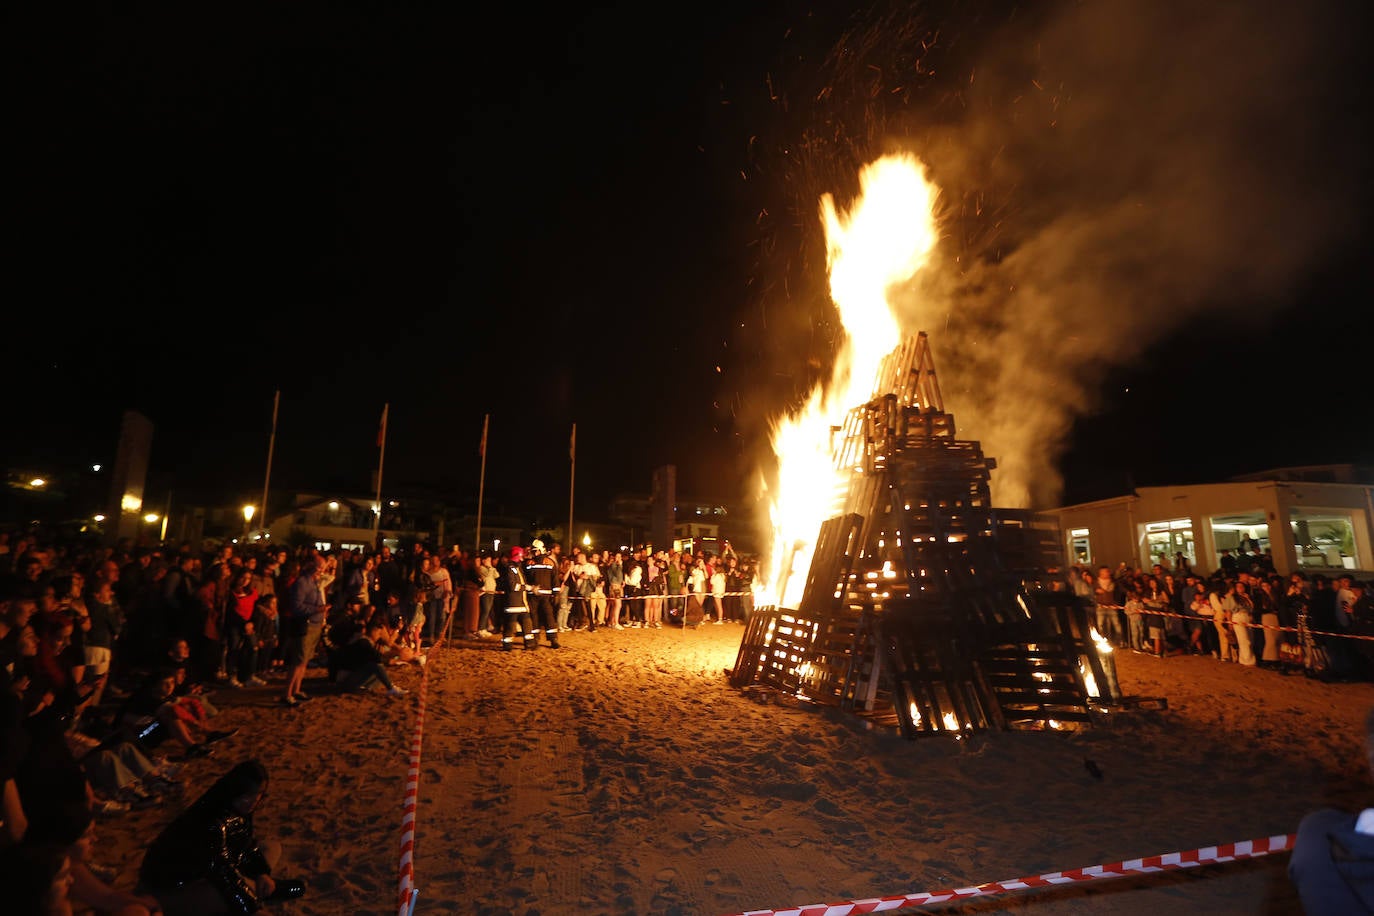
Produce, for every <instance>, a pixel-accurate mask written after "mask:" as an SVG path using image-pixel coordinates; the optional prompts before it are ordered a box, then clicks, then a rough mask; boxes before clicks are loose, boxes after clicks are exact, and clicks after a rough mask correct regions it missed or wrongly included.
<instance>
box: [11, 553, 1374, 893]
mask: <svg viewBox="0 0 1374 916" xmlns="http://www.w3.org/2000/svg"><path fill="white" fill-rule="evenodd" d="M1264 559H1265V558H1264V557H1263V556H1262V555H1258V554H1257V555H1256V556H1255V557H1254V558H1253V560H1252V562H1251V563H1250V564H1248V566H1249V568H1244V569H1243V568H1240V567H1239V564H1238V563H1237V562H1236V561H1235V559H1234V558H1232V561H1231V562H1230V563H1228V564H1226V565H1223V566H1222V567H1221V568H1219V569H1218V570H1216V571H1214V572H1212V573H1210V574H1206V575H1204V574H1201V573H1198V572H1195V571H1194V570H1193V569H1192V568H1191V567H1190V566H1189V565H1188V564H1187V562H1186V560H1184V558H1182V557H1178V558H1176V562H1175V563H1173V564H1166V563H1165V562H1164V561H1163V560H1162V559H1161V560H1160V562H1158V563H1156V564H1154V566H1153V567H1152V568H1151V569H1150V570H1148V571H1147V570H1142V569H1139V568H1133V567H1131V566H1129V565H1128V564H1126V563H1122V564H1119V565H1118V566H1117V567H1115V568H1112V567H1108V566H1101V567H1097V568H1091V567H1087V566H1084V565H1076V566H1072V567H1069V568H1067V569H1065V570H1064V571H1063V574H1062V575H1055V576H1052V577H1051V578H1050V580H1049V585H1048V587H1050V588H1053V589H1059V590H1068V591H1072V592H1073V593H1074V594H1075V595H1077V596H1078V597H1079V598H1080V599H1081V600H1082V601H1083V602H1084V604H1085V605H1086V606H1088V607H1090V608H1091V610H1092V614H1093V615H1094V620H1095V622H1096V626H1097V629H1098V631H1099V632H1100V633H1101V635H1102V636H1103V637H1104V638H1106V639H1107V640H1109V641H1110V642H1111V643H1113V644H1114V645H1115V646H1117V647H1119V648H1121V649H1123V650H1135V651H1139V652H1145V653H1151V654H1155V655H1158V656H1161V657H1166V656H1169V655H1175V654H1198V655H1210V656H1212V657H1213V658H1216V659H1218V660H1219V661H1223V662H1235V663H1238V664H1240V665H1244V666H1254V667H1268V668H1275V669H1282V670H1301V671H1304V672H1306V673H1308V674H1310V675H1313V676H1320V677H1323V678H1330V679H1347V680H1355V679H1369V678H1370V677H1371V676H1374V662H1372V661H1371V659H1374V651H1371V649H1370V647H1371V646H1374V640H1360V639H1351V638H1350V637H1359V636H1362V635H1371V636H1374V592H1371V590H1370V589H1369V588H1368V584H1367V583H1364V582H1361V581H1359V580H1358V579H1357V578H1354V577H1352V576H1350V575H1346V574H1338V575H1336V576H1333V577H1328V576H1326V575H1323V574H1315V575H1307V574H1305V573H1302V572H1296V573H1293V574H1291V575H1288V576H1279V575H1277V574H1276V573H1275V572H1274V570H1273V568H1272V566H1271V565H1267V564H1265V563H1264V562H1263V560H1264ZM755 575H756V568H755V564H754V560H753V558H751V557H747V556H741V555H740V554H738V553H737V552H736V551H735V550H734V549H733V548H732V547H731V546H730V544H729V542H728V541H727V542H724V543H723V545H722V549H721V551H720V553H719V554H715V553H707V552H704V551H677V550H669V549H654V548H650V547H647V546H643V547H635V548H621V549H614V548H613V549H608V550H605V551H596V550H583V549H581V548H576V547H575V548H573V549H571V550H568V551H565V550H564V547H563V545H561V544H559V543H556V542H551V543H549V544H547V545H546V544H545V543H544V542H543V541H542V540H539V539H535V540H533V541H532V542H531V544H530V545H529V546H528V547H525V546H515V547H511V548H509V549H507V550H506V551H505V552H504V553H501V554H492V553H488V552H484V551H465V550H463V549H461V548H460V547H456V546H455V547H452V548H434V547H432V546H429V545H426V544H423V543H416V544H410V545H406V546H405V547H404V548H397V549H394V550H393V548H391V547H389V546H382V547H380V548H379V549H377V550H375V551H361V550H358V551H342V552H329V551H321V550H318V549H315V548H310V547H301V548H297V549H289V548H286V547H282V546H280V545H273V546H270V547H267V546H258V547H253V548H247V549H245V548H241V547H238V546H235V545H233V544H226V545H223V546H220V547H217V548H215V549H213V550H211V551H200V550H196V549H193V548H192V547H191V545H186V544H183V545H179V546H176V547H170V546H166V547H165V546H161V545H154V546H148V547H142V548H135V547H134V546H132V545H128V544H122V545H118V546H115V547H109V546H103V545H99V544H94V543H92V544H60V543H40V542H38V541H35V540H34V539H32V538H29V537H23V536H20V537H16V538H14V539H13V540H10V539H8V538H3V537H0V684H3V687H4V690H3V691H0V704H3V719H0V788H3V800H2V801H3V804H2V805H0V870H3V874H4V876H8V878H12V879H13V881H14V882H15V883H14V884H13V885H11V884H8V883H6V884H4V885H0V886H5V887H10V886H14V887H22V888H27V890H26V891H25V892H26V893H31V894H32V895H33V898H32V899H33V906H32V908H31V909H32V911H33V912H59V913H60V912H65V910H64V909H62V907H61V906H60V905H57V904H54V905H52V906H49V904H48V903H45V902H43V901H46V900H48V899H49V898H52V899H54V900H56V899H57V898H58V897H61V898H63V899H68V900H70V901H74V902H76V903H78V904H80V905H83V906H85V907H87V908H91V909H95V910H97V911H116V912H120V913H128V914H135V916H136V914H140V913H158V912H164V911H165V912H169V913H171V912H197V913H199V912H212V911H215V907H218V906H221V905H222V906H223V911H226V912H254V911H258V910H260V909H261V908H263V907H265V906H267V905H269V904H270V902H271V901H272V900H278V899H287V898H290V897H293V896H299V895H300V894H303V893H304V892H305V885H304V882H302V881H298V880H287V879H279V878H276V877H274V872H273V868H274V867H275V865H276V858H277V853H278V850H276V849H275V848H274V847H272V845H271V844H270V843H268V842H266V841H263V842H259V841H258V839H257V838H256V837H255V836H254V834H253V828H252V811H253V809H254V808H255V807H256V804H257V800H258V799H259V798H260V797H261V793H262V792H263V791H264V790H265V788H266V784H267V774H266V771H265V770H264V769H263V768H262V766H261V764H260V763H258V762H257V761H256V760H242V761H239V762H238V764H237V765H236V766H233V767H232V768H231V769H229V770H227V771H226V772H225V773H224V774H223V776H222V777H221V778H220V779H219V780H217V781H216V782H215V785H214V786H212V787H211V788H210V789H209V790H207V792H206V793H204V794H203V795H202V796H201V797H200V798H199V799H197V800H196V801H195V803H193V804H191V805H189V806H186V807H185V809H184V811H183V812H182V814H181V815H180V816H179V817H178V818H177V819H176V820H174V821H172V823H171V824H169V826H168V827H167V828H166V830H167V831H169V832H168V833H165V834H164V835H163V836H161V837H149V838H147V848H148V852H147V858H145V861H144V863H143V867H142V869H141V870H140V873H139V875H138V877H137V880H136V882H135V886H134V889H133V890H130V891H123V890H117V889H116V884H117V883H119V884H120V885H121V886H126V885H127V884H128V882H127V881H126V882H116V878H117V877H119V876H118V875H117V874H112V873H110V872H108V871H107V870H105V869H102V868H101V866H100V864H99V862H98V861H96V860H95V859H94V858H93V842H94V837H95V830H96V824H97V822H98V821H100V820H105V819H109V820H112V821H114V822H115V823H116V824H117V816H118V815H119V814H120V813H122V812H124V811H127V810H128V809H130V808H132V807H145V806H156V805H164V804H167V803H169V802H171V803H173V804H174V805H176V806H182V805H183V804H184V803H185V801H186V784H185V781H184V773H183V770H184V768H185V767H186V765H187V764H186V762H187V761H188V760H194V759H196V758H202V757H212V756H214V755H215V754H216V753H217V751H218V750H220V749H221V748H222V747H224V746H231V745H222V744H221V742H227V741H230V740H231V739H232V738H233V737H234V730H233V729H221V728H217V727H216V721H215V719H216V716H217V715H218V714H219V710H218V708H217V703H219V704H222V703H223V702H224V701H225V697H226V696H232V693H233V692H234V691H242V690H252V689H261V691H262V692H263V693H266V694H268V695H270V696H271V697H272V698H273V702H275V703H278V704H279V705H280V706H281V707H285V708H288V709H294V708H296V707H298V706H300V705H301V704H303V703H306V702H308V701H310V700H312V699H313V698H315V697H318V696H320V695H321V694H328V693H344V692H352V693H373V692H375V693H378V694H383V695H389V696H403V695H404V694H405V693H406V691H405V689H404V688H402V687H400V686H398V685H397V684H396V683H395V682H394V681H393V679H392V676H391V673H390V672H392V671H394V670H395V667H394V666H397V665H423V664H424V663H425V661H426V659H427V653H428V652H429V651H430V650H431V649H432V648H433V647H434V646H436V645H439V644H441V643H443V642H444V641H445V640H452V641H454V642H471V643H475V644H482V643H491V644H499V646H500V648H501V649H503V650H506V651H514V650H516V649H522V650H525V651H531V650H535V649H539V648H546V649H558V648H561V646H562V643H561V642H560V638H559V637H560V635H561V634H564V633H567V632H570V631H578V630H581V631H585V632H588V633H615V632H618V631H625V630H632V629H657V628H662V627H664V626H678V627H696V626H702V625H717V626H719V625H724V624H726V623H744V622H746V621H747V620H748V618H749V615H750V613H751V612H752V610H753V600H752V596H751V593H752V586H753V580H754V576H755ZM598 638H604V637H598ZM612 638H613V637H612ZM312 670H313V672H314V673H313V674H312V673H311V672H312ZM288 714H289V713H288ZM187 818H189V819H190V820H191V821H194V822H195V824H196V825H198V826H196V827H195V828H194V829H192V828H191V827H188V826H187V822H186V819H187ZM207 819H208V821H207ZM207 823H210V824H212V825H214V826H215V829H214V830H213V831H210V832H211V833H214V834H215V835H217V836H221V837H223V838H224V842H222V843H218V844H216V845H215V846H214V848H203V847H202V846H196V845H195V844H193V843H189V842H182V841H181V840H179V839H176V837H178V836H181V834H182V833H185V832H187V831H191V832H192V833H195V832H196V831H199V834H204V833H205V828H206V824H207ZM0 880H6V879H5V878H0ZM188 888H190V890H188ZM207 901H213V902H215V907H212V906H211V905H210V903H208V902H207Z"/></svg>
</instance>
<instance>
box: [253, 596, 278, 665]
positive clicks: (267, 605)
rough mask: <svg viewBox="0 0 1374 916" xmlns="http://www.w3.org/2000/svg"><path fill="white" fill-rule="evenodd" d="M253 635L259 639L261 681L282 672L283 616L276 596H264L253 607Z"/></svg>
mask: <svg viewBox="0 0 1374 916" xmlns="http://www.w3.org/2000/svg"><path fill="white" fill-rule="evenodd" d="M253 633H254V635H255V636H257V639H258V666H257V671H256V672H255V673H256V674H257V676H258V678H259V680H265V679H266V678H267V677H269V676H270V675H272V674H276V673H279V672H280V671H281V665H282V657H281V651H280V650H281V615H280V613H279V612H278V609H277V596H276V595H262V596H260V597H259V598H258V603H257V604H255V605H254V606H253Z"/></svg>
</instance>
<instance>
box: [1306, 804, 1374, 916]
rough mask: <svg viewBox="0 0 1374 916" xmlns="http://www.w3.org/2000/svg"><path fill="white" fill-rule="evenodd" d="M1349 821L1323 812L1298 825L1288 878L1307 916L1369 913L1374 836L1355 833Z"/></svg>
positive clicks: (1373, 902)
mask: <svg viewBox="0 0 1374 916" xmlns="http://www.w3.org/2000/svg"><path fill="white" fill-rule="evenodd" d="M1355 819H1356V815H1355V814H1352V813H1351V812H1349V811H1339V810H1336V809H1334V808H1323V809H1322V810H1320V811H1314V812H1312V813H1311V814H1309V815H1307V816H1306V817H1304V818H1303V819H1302V823H1301V824H1299V825H1298V837H1297V842H1295V843H1294V844H1293V855H1292V858H1290V859H1289V861H1288V876H1289V877H1290V878H1291V879H1292V881H1293V885H1294V887H1296V888H1297V889H1298V897H1299V898H1301V900H1302V908H1303V910H1304V911H1306V912H1307V913H1309V914H1311V916H1318V914H1321V916H1337V914H1345V913H1374V835H1371V834H1368V833H1358V832H1356V830H1355Z"/></svg>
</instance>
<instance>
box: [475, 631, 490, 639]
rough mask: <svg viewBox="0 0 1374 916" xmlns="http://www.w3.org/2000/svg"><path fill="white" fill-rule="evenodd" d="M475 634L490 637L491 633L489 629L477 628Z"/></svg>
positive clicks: (484, 637) (485, 637)
mask: <svg viewBox="0 0 1374 916" xmlns="http://www.w3.org/2000/svg"><path fill="white" fill-rule="evenodd" d="M477 635H478V636H480V637H482V638H483V639H491V636H492V633H491V630H478V631H477Z"/></svg>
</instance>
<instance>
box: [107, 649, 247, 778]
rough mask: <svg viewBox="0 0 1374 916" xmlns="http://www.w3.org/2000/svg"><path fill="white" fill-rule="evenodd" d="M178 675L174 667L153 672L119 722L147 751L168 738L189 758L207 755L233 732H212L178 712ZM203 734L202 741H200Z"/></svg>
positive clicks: (136, 693)
mask: <svg viewBox="0 0 1374 916" xmlns="http://www.w3.org/2000/svg"><path fill="white" fill-rule="evenodd" d="M176 687H177V675H176V670H175V669H173V668H163V669H162V670H160V671H158V672H157V673H155V674H153V675H152V676H151V677H149V678H148V679H147V680H146V681H144V683H143V685H142V686H141V687H139V688H138V689H137V690H135V691H134V693H133V695H132V696H130V697H129V699H128V700H126V701H125V703H124V706H123V708H122V709H121V710H120V715H119V724H120V725H121V726H123V727H124V728H126V729H127V730H128V732H129V733H130V735H131V736H132V739H133V741H134V743H135V744H137V745H138V746H139V747H140V748H142V749H144V750H151V749H152V748H155V747H157V746H158V745H159V744H161V743H162V742H163V741H165V740H166V739H167V738H172V739H174V740H175V741H176V742H177V743H178V744H180V745H181V747H182V748H183V749H184V750H185V752H186V756H187V757H205V756H208V755H209V753H210V745H211V744H213V743H214V742H216V741H219V740H222V739H224V738H228V737H231V736H232V735H233V734H234V732H235V731H237V729H234V730H232V731H212V730H208V729H204V728H203V726H201V725H200V724H198V723H196V722H194V721H192V720H190V719H188V718H186V717H184V716H182V715H180V714H179V713H178V711H177V697H176ZM197 737H200V739H201V740H197Z"/></svg>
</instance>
